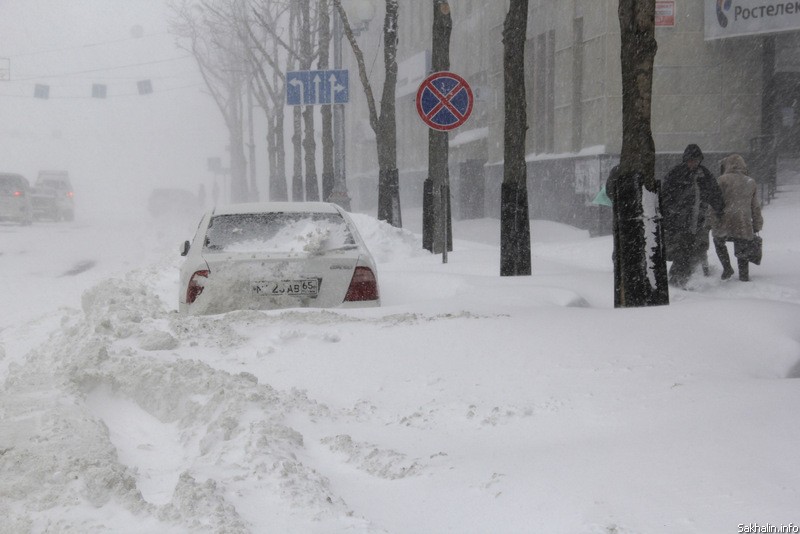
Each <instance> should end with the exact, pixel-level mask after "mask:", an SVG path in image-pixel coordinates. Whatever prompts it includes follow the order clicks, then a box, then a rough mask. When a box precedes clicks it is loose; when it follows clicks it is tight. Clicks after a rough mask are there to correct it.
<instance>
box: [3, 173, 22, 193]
mask: <svg viewBox="0 0 800 534" xmlns="http://www.w3.org/2000/svg"><path fill="white" fill-rule="evenodd" d="M18 189H25V184H23V183H22V180H20V179H19V177H17V176H8V175H5V176H2V175H0V190H3V191H16V190H18Z"/></svg>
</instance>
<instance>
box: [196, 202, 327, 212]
mask: <svg viewBox="0 0 800 534" xmlns="http://www.w3.org/2000/svg"><path fill="white" fill-rule="evenodd" d="M270 212H283V213H339V209H338V208H337V207H336V204H332V203H330V202H250V203H244V204H225V205H222V206H217V207H215V208H214V209H213V210H212V212H211V213H212V215H236V214H242V213H270Z"/></svg>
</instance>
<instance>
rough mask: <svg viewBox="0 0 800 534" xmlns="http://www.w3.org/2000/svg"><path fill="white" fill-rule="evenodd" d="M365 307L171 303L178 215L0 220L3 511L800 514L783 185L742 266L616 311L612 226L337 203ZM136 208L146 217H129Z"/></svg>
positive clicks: (799, 218) (799, 340)
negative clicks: (521, 235)
mask: <svg viewBox="0 0 800 534" xmlns="http://www.w3.org/2000/svg"><path fill="white" fill-rule="evenodd" d="M354 218H355V220H356V222H357V224H358V225H359V227H360V229H361V232H362V234H363V236H364V237H365V239H366V241H367V243H368V245H369V246H370V248H371V250H372V251H373V253H374V255H375V256H376V257H377V259H378V262H379V279H380V283H381V290H382V300H383V306H382V307H381V308H377V309H364V310H347V311H343V310H317V309H302V310H284V311H274V312H233V313H228V314H225V315H216V316H208V317H183V316H180V315H178V314H177V313H176V311H175V309H176V306H177V302H176V299H177V291H178V288H177V277H178V267H179V265H180V261H181V258H180V256H179V255H178V254H177V250H178V244H179V242H181V241H182V240H183V239H185V238H189V237H191V233H192V232H193V229H194V225H195V224H196V222H195V221H177V222H175V221H173V222H172V223H171V224H156V223H152V222H148V223H147V224H144V223H142V222H141V221H136V220H133V219H127V218H123V217H119V218H108V217H99V216H97V217H92V215H91V214H89V213H87V214H86V215H85V216H84V217H83V218H82V219H79V220H78V221H76V222H75V223H71V224H56V223H40V224H36V225H34V226H32V227H27V228H23V227H16V226H0V293H1V294H2V306H0V383H2V389H0V517H2V519H0V532H2V533H4V534H5V533H28V532H35V533H42V532H48V533H65V532H68V533H80V534H84V533H140V532H148V533H184V532H191V533H195V532H214V533H217V532H219V533H222V532H225V533H239V532H252V533H265V532H280V533H333V532H337V533H338V532H388V533H397V534H400V533H403V534H406V533H440V532H454V533H488V532H492V533H517V532H536V533H538V532H541V533H588V534H611V533H616V534H631V533H642V534H653V533H673V532H685V533H704V534H705V533H717V532H718V533H724V532H731V533H733V532H745V531H746V530H742V529H743V528H748V527H752V526H753V525H754V524H756V523H757V524H759V525H768V524H769V525H776V526H780V525H788V524H790V523H794V525H798V524H800V511H798V510H800V507H798V502H800V462H798V460H797V458H798V452H797V451H798V444H799V443H800V425H798V424H797V410H798V406H800V382H799V381H798V380H797V378H800V232H798V224H800V187H798V186H797V185H789V186H783V187H782V188H781V192H780V194H779V195H778V197H777V198H776V199H775V200H774V201H773V202H772V204H770V205H769V206H768V207H766V209H765V213H764V218H765V228H764V231H763V232H762V236H763V237H764V247H765V251H764V262H763V264H762V265H761V266H753V267H752V268H751V277H752V280H753V281H752V282H750V283H742V282H739V281H738V280H736V279H735V277H734V279H732V280H729V281H726V282H722V281H720V280H719V273H720V268H719V266H718V263H717V261H716V258H715V257H714V254H713V249H712V251H711V255H710V257H711V263H712V265H714V266H716V270H715V272H714V273H713V276H712V277H709V278H703V277H702V275H699V276H698V277H696V278H695V279H694V280H693V282H692V284H691V290H690V291H673V292H672V294H671V299H672V304H671V305H670V306H668V307H659V308H651V309H627V310H615V309H613V306H612V301H613V289H612V271H611V268H612V266H611V240H610V238H609V237H599V238H590V237H589V236H588V233H587V232H584V231H581V230H577V229H574V228H570V227H567V226H564V225H560V224H555V223H551V222H545V221H538V220H535V221H533V222H532V232H533V253H534V258H533V265H534V274H533V275H532V276H530V277H515V278H501V277H499V276H498V270H499V248H498V241H499V223H498V221H496V220H489V219H486V220H478V221H456V222H455V225H454V227H455V229H454V231H455V237H456V242H455V247H454V248H455V250H454V251H453V252H452V253H450V255H449V258H448V259H449V261H448V263H447V264H443V263H442V260H441V256H439V255H437V256H433V255H430V254H428V253H427V252H423V251H422V249H421V245H420V236H419V235H418V233H415V231H414V230H416V231H418V224H416V223H417V222H418V219H419V218H420V217H419V216H418V213H415V212H413V211H409V212H408V213H404V220H405V221H406V222H407V224H408V225H409V227H410V230H397V229H394V228H392V227H389V226H387V225H385V224H383V223H379V222H378V221H376V220H375V219H374V218H373V217H371V216H367V215H359V214H355V215H354ZM142 220H146V218H144V217H143V218H142Z"/></svg>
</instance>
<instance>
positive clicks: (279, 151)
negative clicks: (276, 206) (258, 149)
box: [269, 106, 289, 201]
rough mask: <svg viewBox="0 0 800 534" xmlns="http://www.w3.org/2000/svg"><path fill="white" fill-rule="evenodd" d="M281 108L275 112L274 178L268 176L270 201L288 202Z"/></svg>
mask: <svg viewBox="0 0 800 534" xmlns="http://www.w3.org/2000/svg"><path fill="white" fill-rule="evenodd" d="M284 122H285V120H284V117H283V106H281V107H279V108H278V110H277V111H276V112H275V177H274V178H273V177H272V176H270V182H269V183H270V186H271V187H272V189H271V193H270V197H269V198H270V200H275V201H282V200H289V192H288V191H287V190H286V137H285V134H284V131H283V125H284Z"/></svg>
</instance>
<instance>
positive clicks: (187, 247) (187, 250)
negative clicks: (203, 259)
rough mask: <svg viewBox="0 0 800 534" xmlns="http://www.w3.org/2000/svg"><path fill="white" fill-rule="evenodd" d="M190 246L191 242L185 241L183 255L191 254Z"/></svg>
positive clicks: (182, 248) (182, 247)
mask: <svg viewBox="0 0 800 534" xmlns="http://www.w3.org/2000/svg"><path fill="white" fill-rule="evenodd" d="M190 247H191V244H190V243H189V241H184V242H183V246H181V256H186V255H187V254H189V248H190Z"/></svg>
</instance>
